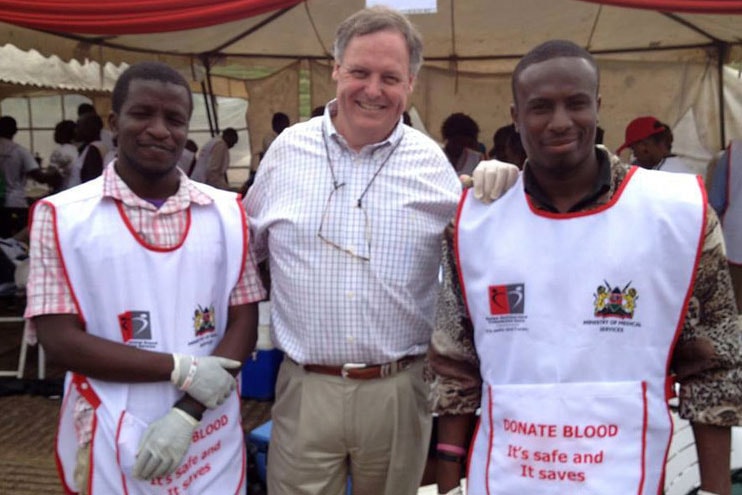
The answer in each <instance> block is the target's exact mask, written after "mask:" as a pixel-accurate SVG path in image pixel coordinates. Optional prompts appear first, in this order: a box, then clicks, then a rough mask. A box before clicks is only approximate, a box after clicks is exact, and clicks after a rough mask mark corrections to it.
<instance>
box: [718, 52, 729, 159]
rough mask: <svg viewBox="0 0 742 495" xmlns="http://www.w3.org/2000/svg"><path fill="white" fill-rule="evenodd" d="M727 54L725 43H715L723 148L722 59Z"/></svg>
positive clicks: (725, 140)
mask: <svg viewBox="0 0 742 495" xmlns="http://www.w3.org/2000/svg"><path fill="white" fill-rule="evenodd" d="M726 55H727V45H726V43H718V44H717V60H716V69H717V77H718V79H719V81H718V85H719V124H720V125H719V136H720V139H721V143H720V147H719V149H722V150H723V149H724V148H726V146H727V136H726V127H725V121H726V112H725V110H724V60H726Z"/></svg>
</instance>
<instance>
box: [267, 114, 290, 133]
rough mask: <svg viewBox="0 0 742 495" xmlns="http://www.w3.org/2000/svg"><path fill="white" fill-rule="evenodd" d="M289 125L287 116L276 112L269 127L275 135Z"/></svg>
mask: <svg viewBox="0 0 742 495" xmlns="http://www.w3.org/2000/svg"><path fill="white" fill-rule="evenodd" d="M290 124H291V121H290V120H289V116H288V115H286V114H285V113H283V112H276V113H274V114H273V118H272V119H271V127H272V128H273V131H274V132H275V133H276V134H279V133H280V132H281V131H283V130H284V129H286V128H287V127H288V126H289V125H290Z"/></svg>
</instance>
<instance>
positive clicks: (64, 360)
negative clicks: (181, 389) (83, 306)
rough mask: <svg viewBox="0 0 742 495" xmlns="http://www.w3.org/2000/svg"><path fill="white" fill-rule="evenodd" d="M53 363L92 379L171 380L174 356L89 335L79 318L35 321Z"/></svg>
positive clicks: (62, 316)
mask: <svg viewBox="0 0 742 495" xmlns="http://www.w3.org/2000/svg"><path fill="white" fill-rule="evenodd" d="M33 322H34V324H35V325H36V332H37V335H38V338H39V342H40V343H41V345H42V346H44V351H45V352H46V354H47V356H48V357H49V360H50V361H52V362H54V363H55V364H57V365H59V366H60V367H62V368H64V369H66V370H70V371H74V372H77V373H81V374H83V375H85V376H89V377H91V378H97V379H100V380H107V381H116V382H157V381H170V372H171V371H172V370H173V357H172V355H171V354H167V353H162V352H153V351H145V350H142V349H137V348H135V347H130V346H128V345H126V344H122V343H118V342H113V341H111V340H107V339H104V338H101V337H97V336H95V335H92V334H90V333H87V332H86V331H85V329H84V328H83V325H82V323H81V322H80V319H79V318H78V317H77V315H71V314H51V315H41V316H36V317H34V318H33Z"/></svg>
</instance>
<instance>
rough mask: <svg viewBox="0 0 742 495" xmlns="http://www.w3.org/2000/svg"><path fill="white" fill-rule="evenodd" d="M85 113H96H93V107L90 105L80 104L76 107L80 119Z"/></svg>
mask: <svg viewBox="0 0 742 495" xmlns="http://www.w3.org/2000/svg"><path fill="white" fill-rule="evenodd" d="M86 113H98V112H96V111H95V107H94V106H93V105H91V104H90V103H80V104H79V105H77V116H78V117H81V116H83V115H85V114H86Z"/></svg>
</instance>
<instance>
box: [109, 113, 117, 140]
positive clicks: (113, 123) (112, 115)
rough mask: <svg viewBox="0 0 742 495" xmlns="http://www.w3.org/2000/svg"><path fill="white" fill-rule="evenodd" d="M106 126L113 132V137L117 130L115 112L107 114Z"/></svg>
mask: <svg viewBox="0 0 742 495" xmlns="http://www.w3.org/2000/svg"><path fill="white" fill-rule="evenodd" d="M108 128H109V129H110V130H111V134H113V137H116V135H117V134H118V132H119V126H118V115H117V114H116V112H111V113H109V114H108Z"/></svg>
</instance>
